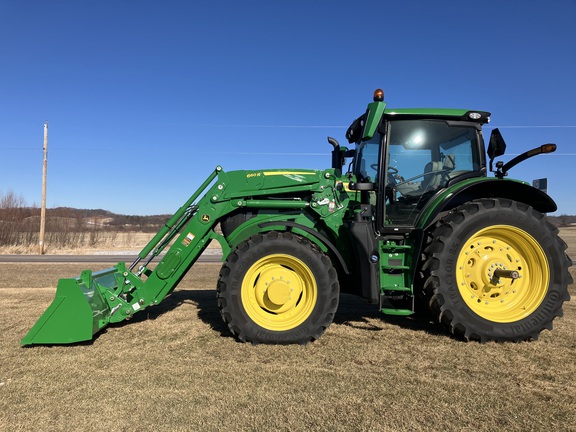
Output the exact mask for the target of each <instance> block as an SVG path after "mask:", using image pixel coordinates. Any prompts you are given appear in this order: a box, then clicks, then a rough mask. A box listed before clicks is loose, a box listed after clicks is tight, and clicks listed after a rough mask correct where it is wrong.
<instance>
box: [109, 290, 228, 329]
mask: <svg viewBox="0 0 576 432" xmlns="http://www.w3.org/2000/svg"><path fill="white" fill-rule="evenodd" d="M184 304H190V305H193V306H195V307H196V308H197V312H196V316H197V318H199V319H200V320H202V322H204V323H206V324H208V325H209V326H210V327H211V328H212V329H213V330H215V331H217V332H219V333H220V334H221V335H222V336H228V337H232V334H231V333H230V331H229V330H228V327H227V326H226V323H225V322H224V321H223V320H222V317H221V316H220V311H219V310H218V304H217V301H216V291H215V290H213V289H212V290H197V289H193V290H191V289H177V290H175V291H173V292H172V293H170V295H168V296H167V297H165V298H164V300H162V302H161V303H160V304H158V305H155V306H151V307H149V308H147V309H146V310H145V311H143V312H141V313H138V314H135V315H134V316H133V317H132V318H131V319H130V320H129V321H123V322H121V323H118V324H114V326H123V325H130V324H131V323H137V322H142V321H148V320H155V319H157V318H159V317H161V316H162V315H164V314H166V313H169V312H171V311H173V310H175V309H177V308H179V307H181V306H183V305H184Z"/></svg>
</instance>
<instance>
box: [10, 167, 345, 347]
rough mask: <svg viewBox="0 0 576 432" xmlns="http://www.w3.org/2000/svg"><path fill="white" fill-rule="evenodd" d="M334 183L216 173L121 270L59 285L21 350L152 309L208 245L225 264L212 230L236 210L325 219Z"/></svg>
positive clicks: (288, 173) (305, 174)
mask: <svg viewBox="0 0 576 432" xmlns="http://www.w3.org/2000/svg"><path fill="white" fill-rule="evenodd" d="M334 182H335V176H334V174H333V171H331V170H327V171H324V172H323V171H315V170H298V171H296V170H268V171H256V172H251V171H231V172H229V173H226V172H224V170H223V169H222V168H221V167H220V166H218V167H216V169H215V170H214V171H213V172H212V173H211V174H210V176H209V177H208V178H207V179H206V180H205V181H204V183H203V184H202V185H201V186H200V188H199V189H198V190H197V191H196V192H195V193H194V194H193V195H192V196H191V197H190V198H189V199H188V200H187V201H186V202H185V203H184V205H183V206H182V207H180V208H179V209H178V211H177V212H176V213H175V214H174V215H173V216H172V217H171V218H170V219H169V220H168V221H167V222H166V224H165V225H164V226H163V227H162V229H160V230H159V231H158V233H157V234H156V235H155V236H154V237H153V238H152V239H151V240H150V242H149V243H148V244H147V245H146V246H145V247H144V248H143V249H142V251H141V252H140V253H139V254H138V256H137V258H136V259H135V261H134V262H133V263H132V264H131V265H130V266H129V267H127V266H126V264H125V263H123V262H120V263H118V264H117V265H115V266H114V267H111V268H109V269H105V270H102V271H99V272H92V271H91V270H85V271H83V272H82V274H81V275H80V276H78V277H76V278H70V279H61V280H60V281H59V282H58V287H57V291H56V296H55V298H54V301H53V302H52V304H51V305H50V306H49V307H48V309H47V310H46V311H45V312H44V314H43V315H42V316H41V317H40V319H39V320H38V321H37V322H36V324H35V325H34V326H33V327H32V329H31V330H30V331H29V332H28V334H27V335H26V336H25V337H24V339H22V341H21V344H22V345H34V344H67V343H75V342H80V341H85V340H90V339H92V337H93V335H94V334H96V333H97V332H99V331H100V330H102V329H103V328H105V327H106V326H107V325H108V324H110V323H116V322H120V321H123V320H125V319H128V318H130V317H131V316H132V315H134V314H135V313H137V312H140V311H142V310H144V309H145V308H147V307H149V306H153V305H156V304H158V303H160V302H161V301H162V300H163V299H164V298H165V297H166V296H167V295H168V294H169V293H170V292H172V291H173V290H174V288H175V287H176V286H177V285H178V282H180V280H181V279H182V278H183V277H184V276H185V275H186V273H187V272H188V270H189V269H190V268H191V267H192V266H193V265H194V263H195V262H196V261H197V259H198V257H199V256H200V255H201V254H202V252H203V251H204V249H205V248H206V247H207V246H208V244H209V243H210V241H212V240H216V241H218V242H219V243H220V246H221V247H222V252H223V259H225V258H226V257H227V256H228V254H229V253H230V252H231V247H230V245H229V243H228V241H227V239H226V238H225V237H224V236H223V235H222V234H219V233H217V232H216V231H215V230H214V228H215V226H216V225H217V224H218V222H219V220H220V219H221V218H222V217H224V216H226V215H228V214H230V213H231V212H234V211H236V210H238V209H241V208H247V209H272V210H274V209H276V210H282V211H287V210H294V211H304V210H306V209H310V210H311V211H313V212H316V213H318V214H319V215H320V216H322V215H329V214H330V213H333V209H331V207H330V206H329V204H330V202H333V198H330V197H333V195H334V193H335V188H334V187H333V185H334ZM201 195H202V198H200V199H199V200H198V198H199V197H200V196H201ZM331 199H332V201H330V200H331ZM197 200H198V201H197ZM342 207H343V206H342ZM329 208H330V210H329ZM166 248H168V251H167V252H166V253H165V254H164V255H163V257H162V259H161V261H160V262H159V263H158V264H157V265H155V266H154V267H152V264H151V263H152V260H153V259H154V258H155V257H158V256H159V255H161V254H162V252H163V251H164V250H165V249H166Z"/></svg>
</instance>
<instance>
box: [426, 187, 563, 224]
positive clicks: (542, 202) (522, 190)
mask: <svg viewBox="0 0 576 432" xmlns="http://www.w3.org/2000/svg"><path fill="white" fill-rule="evenodd" d="M480 198H505V199H510V200H514V201H518V202H522V203H525V204H528V205H529V206H532V207H533V208H534V209H535V210H537V211H539V212H540V213H550V212H554V211H556V210H557V208H558V207H557V205H556V203H555V202H554V200H553V199H552V198H550V197H549V196H548V195H547V194H546V193H544V192H542V191H541V190H539V189H536V188H534V187H532V186H530V185H528V184H526V183H523V182H520V181H517V180H511V179H487V178H482V179H471V180H467V181H463V182H461V183H457V184H455V185H453V186H452V187H450V188H448V189H447V190H445V191H443V192H442V193H440V194H439V195H438V196H437V197H436V198H435V199H434V200H432V201H431V202H429V203H428V205H427V208H426V209H425V211H424V212H423V213H422V217H421V218H420V220H419V223H418V226H419V227H421V228H426V227H428V226H430V225H431V224H432V223H434V221H436V219H437V218H438V217H439V215H440V214H441V213H443V212H446V211H449V210H451V209H453V208H455V207H458V206H459V205H462V204H464V203H467V202H469V201H472V200H475V199H480Z"/></svg>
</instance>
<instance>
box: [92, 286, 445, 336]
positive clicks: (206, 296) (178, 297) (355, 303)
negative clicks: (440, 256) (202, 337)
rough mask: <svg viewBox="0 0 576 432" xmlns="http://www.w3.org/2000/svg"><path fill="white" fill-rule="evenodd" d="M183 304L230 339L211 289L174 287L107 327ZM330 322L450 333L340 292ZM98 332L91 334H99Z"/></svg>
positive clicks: (373, 328)
mask: <svg viewBox="0 0 576 432" xmlns="http://www.w3.org/2000/svg"><path fill="white" fill-rule="evenodd" d="M184 304H191V305H193V306H195V307H196V308H197V311H196V317H197V318H199V319H200V320H202V322H204V323H205V324H207V325H209V326H210V328H211V329H212V330H214V331H216V332H218V333H219V334H220V335H221V336H222V337H227V338H234V336H233V335H232V333H231V332H230V330H229V329H228V326H227V325H226V323H225V322H224V321H223V320H222V317H221V316H220V311H219V309H218V304H217V300H216V291H215V290H213V289H204V290H198V289H178V290H175V291H174V292H172V293H171V294H170V295H169V296H167V297H166V298H165V299H164V300H163V301H162V303H160V304H158V305H156V306H152V307H149V308H147V309H146V310H145V311H143V312H141V313H138V314H135V315H134V316H133V317H132V318H131V319H130V320H129V321H124V322H122V323H118V324H113V325H111V327H118V326H124V325H130V324H131V323H137V322H142V321H146V320H155V319H157V318H159V317H161V316H162V315H164V314H165V313H168V312H170V311H172V310H174V309H176V308H178V307H181V306H182V305H184ZM334 324H335V325H344V326H350V327H353V328H359V329H363V330H367V331H373V332H379V331H386V325H393V326H396V327H399V328H402V329H406V330H411V331H415V332H424V333H427V334H431V335H445V336H448V337H449V336H450V335H449V334H448V333H447V332H445V331H444V330H443V329H442V327H440V326H439V325H437V324H434V323H433V322H431V321H430V319H429V318H427V317H420V316H411V317H396V316H390V315H384V314H382V313H381V312H380V311H379V310H378V306H377V305H373V304H369V303H368V302H367V301H366V300H365V299H363V298H360V297H357V296H354V295H351V294H341V295H340V302H339V306H338V310H337V312H336V315H335V317H334ZM102 333H105V332H102ZM102 333H100V334H98V335H95V336H96V337H97V336H100V335H101V334H102Z"/></svg>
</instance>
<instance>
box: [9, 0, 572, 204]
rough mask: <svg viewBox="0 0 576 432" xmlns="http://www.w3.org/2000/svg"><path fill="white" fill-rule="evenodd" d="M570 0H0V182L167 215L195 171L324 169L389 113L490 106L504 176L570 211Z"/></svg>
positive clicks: (57, 198) (63, 199)
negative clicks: (336, 149) (367, 124)
mask: <svg viewBox="0 0 576 432" xmlns="http://www.w3.org/2000/svg"><path fill="white" fill-rule="evenodd" d="M575 18H576V0H550V1H547V2H543V1H533V0H528V1H522V2H520V1H502V0H500V1H498V0H487V1H483V2H462V1H435V2H431V1H410V0H407V1H403V2H386V1H355V2H353V1H300V0H292V1H289V2H288V1H284V2H281V1H250V0H247V1H242V2H239V1H212V2H197V1H165V0H164V1H143V0H140V1H135V0H134V1H129V0H125V1H111V0H103V1H78V0H76V1H66V0H54V1H26V0H23V1H8V0H0V194H5V193H7V192H10V191H11V192H14V193H16V194H17V195H19V196H22V197H23V198H24V199H25V200H26V202H27V203H28V204H37V205H39V204H40V200H41V182H42V144H43V134H44V128H43V125H44V122H45V121H48V123H49V151H48V193H47V205H48V207H57V206H70V207H78V208H102V209H106V210H110V211H113V212H116V213H122V214H137V215H145V214H164V213H172V212H173V211H175V210H176V209H178V208H179V207H180V205H182V203H183V202H184V201H186V199H187V198H188V197H189V196H190V195H191V194H192V193H193V192H194V191H195V190H196V188H197V187H198V186H199V185H200V183H201V182H202V181H203V180H204V179H205V178H206V177H207V176H208V175H209V173H210V172H211V171H212V170H213V168H214V167H215V166H216V165H218V164H220V165H222V166H223V167H224V169H225V170H234V169H259V168H319V169H321V168H326V167H328V166H329V165H330V146H329V145H328V143H327V142H326V136H328V135H329V136H333V137H335V138H336V139H338V140H339V141H340V142H341V143H345V138H344V134H345V131H346V128H347V127H348V125H349V124H350V123H351V121H352V120H353V119H355V118H356V117H357V116H358V115H360V114H361V113H362V112H364V110H365V108H366V104H367V103H369V102H370V101H371V98H372V93H373V91H374V89H376V88H378V87H381V88H383V89H384V92H385V100H386V102H387V104H388V106H389V107H395V108H404V107H445V108H466V109H475V110H485V111H490V112H492V122H491V123H490V125H489V128H488V129H487V130H486V132H485V135H489V132H490V129H491V128H492V127H499V128H500V130H501V132H502V133H503V135H504V138H505V139H506V142H507V144H508V149H507V156H505V157H504V158H503V160H509V159H510V158H512V156H513V155H514V154H518V153H520V152H522V151H524V150H528V149H529V148H532V147H535V146H538V145H540V144H543V143H548V142H554V143H556V144H558V150H557V152H556V154H553V155H546V156H541V157H536V158H533V159H530V160H528V161H526V162H524V163H522V164H521V165H519V166H517V167H516V168H514V169H513V170H512V171H511V173H510V176H511V177H514V178H520V179H523V180H527V181H532V180H533V179H536V178H542V177H547V178H548V179H549V188H548V191H549V193H550V195H551V196H552V197H553V198H554V199H555V200H556V201H557V203H558V207H559V209H558V212H557V213H556V214H558V215H559V214H576V200H574V198H573V196H574V194H573V190H572V189H573V188H574V186H576V182H575V181H574V167H575V166H576V138H575V135H576V115H575V114H574V101H576V82H575V79H576V56H575V55H574V53H573V45H574V43H575V42H576V26H575V25H574V20H575Z"/></svg>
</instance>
